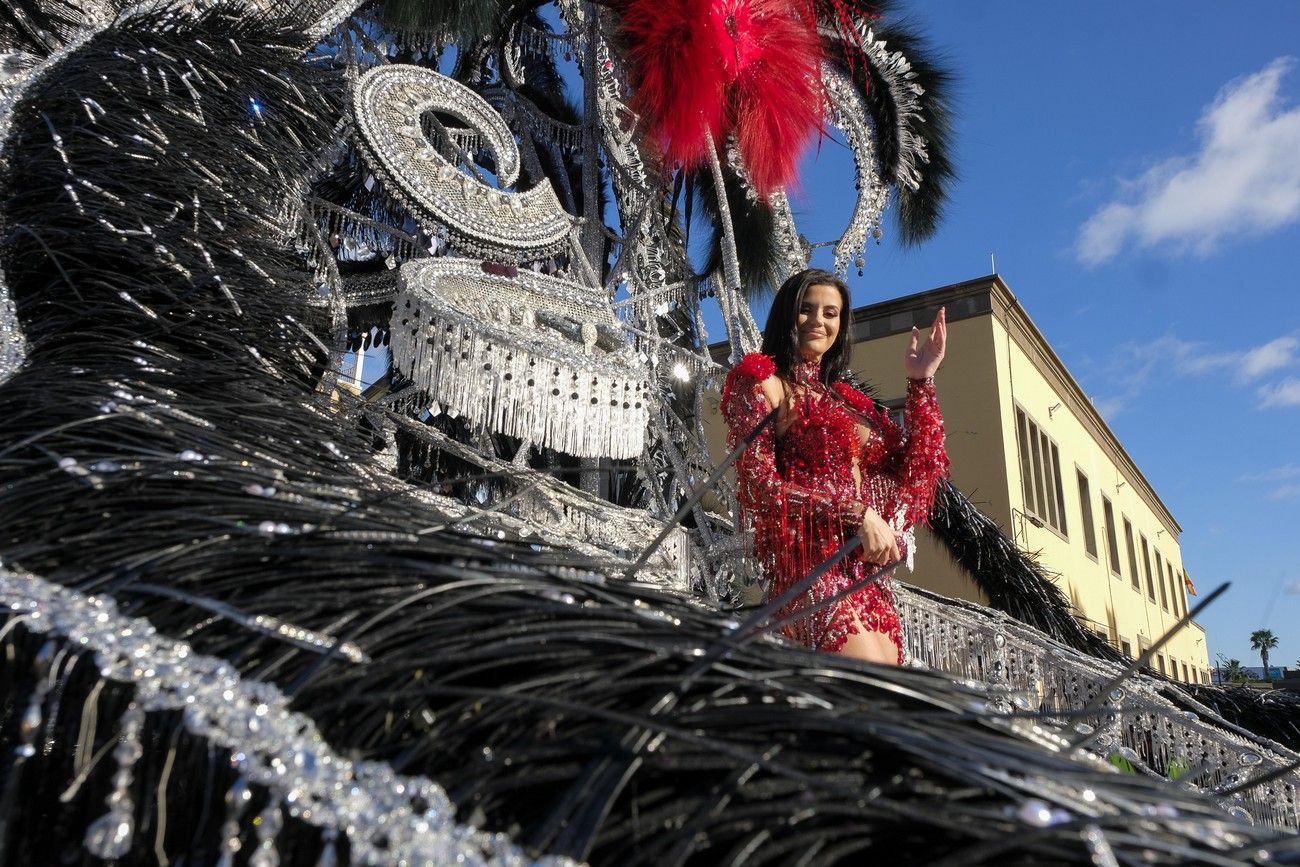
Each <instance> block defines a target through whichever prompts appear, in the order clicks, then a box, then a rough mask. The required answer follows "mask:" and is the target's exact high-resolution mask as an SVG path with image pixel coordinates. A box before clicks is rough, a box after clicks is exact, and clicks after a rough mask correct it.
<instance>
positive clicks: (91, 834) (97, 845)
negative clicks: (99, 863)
mask: <svg viewBox="0 0 1300 867" xmlns="http://www.w3.org/2000/svg"><path fill="white" fill-rule="evenodd" d="M134 837H135V817H134V816H133V815H131V813H130V812H128V811H127V810H124V809H114V810H110V811H109V812H107V813H105V814H104V815H102V816H100V817H99V818H98V819H96V820H95V821H93V822H91V823H90V826H89V827H88V828H86V849H87V850H88V851H89V852H90V854H91V855H94V856H95V857H96V858H102V859H104V860H105V861H113V860H116V859H118V858H123V857H125V856H126V853H128V852H130V851H131V840H132V839H133V838H134Z"/></svg>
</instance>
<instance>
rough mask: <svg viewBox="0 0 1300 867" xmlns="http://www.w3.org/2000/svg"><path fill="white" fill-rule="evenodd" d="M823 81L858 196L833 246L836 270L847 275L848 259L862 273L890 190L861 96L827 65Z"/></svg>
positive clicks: (879, 233)
mask: <svg viewBox="0 0 1300 867" xmlns="http://www.w3.org/2000/svg"><path fill="white" fill-rule="evenodd" d="M822 82H823V83H824V84H825V87H826V104H827V108H828V110H829V114H830V116H831V118H832V120H833V121H834V123H835V125H836V126H838V127H839V128H840V129H842V130H843V131H844V136H845V138H846V139H848V144H849V149H850V150H852V151H853V161H854V164H855V165H856V167H857V175H858V180H857V188H858V196H857V200H856V201H855V202H854V205H853V216H852V217H851V218H850V220H849V225H848V228H847V229H845V230H844V234H843V235H842V236H841V237H840V240H839V241H837V242H836V244H835V271H836V273H838V274H840V275H841V276H842V275H844V274H846V273H848V270H849V260H850V259H855V262H854V264H855V265H857V267H858V269H859V271H858V273H859V274H861V273H862V272H861V269H862V267H863V266H865V265H866V264H867V263H866V260H865V259H864V258H863V256H862V251H863V250H864V249H865V248H866V246H867V238H868V237H872V238H875V239H876V240H877V241H879V240H880V235H881V231H880V224H881V219H882V217H883V216H884V213H885V207H886V206H887V205H888V204H889V187H888V186H887V185H886V184H885V183H884V181H882V180H881V177H880V174H881V173H880V160H879V159H878V158H877V156H876V135H875V130H874V129H873V128H872V125H871V115H870V113H869V112H868V111H867V106H866V101H865V100H863V98H862V94H861V93H860V92H859V91H858V89H857V88H856V87H855V86H854V85H853V82H852V81H850V80H849V77H848V76H847V75H845V74H844V73H843V72H842V71H841V70H839V69H837V68H836V67H834V66H832V65H831V64H830V63H823V64H822Z"/></svg>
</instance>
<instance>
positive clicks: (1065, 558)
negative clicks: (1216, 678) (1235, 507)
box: [990, 317, 1209, 681]
mask: <svg viewBox="0 0 1300 867" xmlns="http://www.w3.org/2000/svg"><path fill="white" fill-rule="evenodd" d="M990 318H991V319H992V322H993V331H994V335H995V338H994V343H995V350H996V352H997V354H998V356H999V359H998V368H999V372H1000V385H1001V388H1000V389H999V406H1000V411H1001V417H1002V429H1003V430H1004V431H1007V432H1008V435H1007V436H1006V437H1005V438H1004V440H1003V442H1002V444H1001V445H1002V448H1001V450H1000V458H1001V459H1002V460H1003V461H1004V462H1005V465H1006V466H1007V467H1008V471H1009V472H1008V482H1009V488H1008V491H1007V495H1008V498H1009V500H1010V502H1011V503H1012V506H1011V510H1010V515H1009V518H1010V520H1011V524H1012V530H1013V533H1012V535H1013V537H1014V538H1015V539H1016V541H1017V542H1018V543H1020V545H1021V547H1022V548H1024V549H1025V550H1027V551H1034V552H1039V556H1040V559H1041V562H1042V563H1043V565H1044V566H1045V567H1046V568H1047V569H1049V570H1051V571H1052V572H1054V573H1057V574H1058V576H1059V577H1058V578H1057V579H1056V580H1057V583H1058V586H1060V587H1061V589H1062V591H1064V592H1065V594H1066V595H1067V596H1068V597H1069V599H1070V600H1071V602H1073V603H1074V605H1075V608H1076V609H1077V610H1078V611H1079V612H1081V614H1082V615H1083V618H1084V619H1085V621H1086V622H1087V626H1088V627H1089V628H1090V629H1092V630H1093V631H1094V632H1098V633H1101V634H1104V635H1105V636H1106V637H1107V639H1108V640H1110V641H1111V643H1112V644H1114V645H1115V646H1116V647H1119V648H1121V649H1126V650H1128V652H1129V653H1130V655H1136V654H1137V653H1139V652H1141V650H1143V649H1145V648H1146V647H1148V646H1149V645H1150V644H1151V643H1152V642H1154V641H1156V640H1158V639H1159V637H1160V636H1162V635H1164V633H1165V632H1166V631H1167V630H1168V629H1169V628H1171V627H1172V626H1173V625H1174V623H1175V622H1176V621H1177V620H1178V618H1179V617H1181V616H1182V615H1183V614H1184V613H1185V612H1186V610H1187V596H1186V592H1185V590H1184V585H1183V582H1182V574H1183V573H1182V570H1183V564H1182V552H1181V548H1180V546H1179V536H1180V534H1181V530H1180V528H1179V527H1178V525H1177V524H1176V523H1175V522H1173V520H1172V519H1171V517H1169V516H1168V514H1167V512H1166V511H1165V510H1164V508H1163V505H1161V504H1159V503H1158V500H1157V501H1156V502H1155V503H1153V502H1152V499H1153V498H1154V493H1153V492H1150V490H1149V486H1148V485H1147V483H1146V480H1145V479H1142V478H1141V477H1140V473H1137V472H1135V471H1134V470H1135V468H1130V467H1128V466H1125V463H1126V462H1125V461H1123V460H1120V461H1117V460H1116V459H1115V456H1114V454H1113V451H1114V449H1113V448H1107V447H1106V446H1107V445H1108V443H1107V442H1106V440H1105V438H1099V437H1098V436H1097V429H1096V424H1097V419H1096V418H1095V416H1094V415H1093V413H1092V412H1091V407H1087V408H1085V407H1084V406H1082V404H1081V402H1080V401H1079V399H1078V398H1079V395H1077V394H1071V393H1070V390H1069V389H1068V388H1067V389H1062V388H1060V384H1059V381H1055V382H1054V381H1053V380H1054V379H1056V377H1052V376H1050V375H1049V373H1050V369H1049V371H1048V372H1045V370H1044V367H1045V366H1048V364H1047V362H1048V359H1045V358H1044V357H1042V354H1041V353H1040V352H1039V351H1037V349H1038V348H1037V347H1034V346H1032V345H1029V346H1026V345H1025V342H1022V341H1021V340H1017V339H1015V337H1016V335H1015V334H1014V333H1013V332H1015V331H1016V330H1017V329H1016V325H1015V324H1014V323H1010V324H1007V323H1004V322H1003V321H1002V320H1000V319H998V318H996V317H990ZM1017 411H1019V412H1023V413H1024V416H1025V421H1026V428H1027V431H1026V432H1027V433H1029V432H1030V430H1032V429H1029V428H1028V423H1029V422H1030V421H1032V422H1033V423H1034V424H1035V426H1036V427H1037V428H1038V429H1039V432H1040V442H1041V437H1042V436H1044V435H1045V436H1046V437H1047V438H1048V439H1049V441H1050V442H1051V443H1053V444H1054V445H1055V446H1056V448H1057V450H1058V452H1059V461H1057V463H1058V464H1059V468H1060V483H1061V484H1060V497H1059V499H1057V502H1056V504H1055V505H1056V508H1057V509H1058V510H1059V509H1060V506H1064V509H1063V514H1064V520H1063V521H1061V520H1060V519H1059V518H1058V520H1057V521H1056V522H1055V523H1056V524H1058V526H1053V522H1052V521H1050V520H1048V516H1047V515H1043V514H1042V512H1043V508H1042V506H1041V505H1039V506H1038V507H1037V508H1035V505H1034V500H1035V498H1036V493H1034V492H1033V491H1031V492H1027V491H1026V489H1025V483H1024V479H1025V475H1024V473H1023V471H1022V468H1023V464H1022V462H1021V459H1020V448H1019V444H1018V437H1017V435H1016V429H1017V425H1018V416H1017ZM1040 451H1041V450H1040ZM1030 453H1031V458H1030V467H1031V469H1030V477H1031V480H1032V479H1034V478H1035V472H1034V469H1033V466H1034V464H1033V458H1032V449H1030ZM1043 469H1044V472H1043V475H1046V467H1045V466H1044V468H1043ZM1080 474H1082V475H1083V476H1084V477H1086V479H1087V491H1086V494H1087V498H1088V503H1089V506H1090V511H1091V519H1090V520H1091V524H1092V539H1093V544H1094V545H1095V549H1096V555H1095V556H1094V555H1093V554H1091V553H1090V552H1089V550H1088V547H1089V546H1088V544H1087V538H1088V533H1087V527H1086V522H1085V513H1084V502H1083V498H1084V494H1085V491H1084V489H1083V486H1082V485H1081V483H1080V479H1079V475H1080ZM1047 481H1052V482H1054V481H1055V479H1054V478H1051V479H1047ZM1062 501H1063V502H1062ZM1107 502H1109V504H1110V509H1109V516H1110V518H1109V521H1108V518H1107V515H1108V512H1107V509H1106V505H1105V504H1106V503H1107ZM1047 511H1049V512H1050V511H1051V507H1050V506H1049V508H1048V510H1047ZM1130 528H1131V529H1130ZM1062 530H1063V532H1062ZM1130 537H1131V538H1132V541H1133V556H1132V557H1130V555H1129V551H1128V539H1129V538H1130ZM1144 544H1145V546H1146V550H1147V555H1146V556H1145V557H1144V556H1143V545H1144ZM1112 555H1113V559H1112ZM1157 555H1158V561H1159V563H1160V568H1161V571H1162V573H1163V574H1162V576H1161V578H1160V580H1159V581H1157V580H1156V576H1155V570H1156V563H1157ZM1135 561H1136V564H1137V571H1136V573H1135V572H1134V569H1133V565H1134V562H1135ZM1148 561H1149V562H1150V567H1151V572H1152V575H1151V578H1152V580H1151V585H1150V586H1148V584H1147V580H1146V563H1147V562H1148ZM1116 566H1117V567H1118V568H1117V569H1116V568H1115V567H1116ZM1171 576H1173V578H1174V581H1173V582H1172V586H1171V581H1170V578H1171ZM1135 585H1136V586H1135ZM1204 639H1205V636H1204V632H1203V630H1201V629H1200V628H1199V626H1189V627H1186V628H1184V629H1183V630H1182V632H1181V633H1179V634H1178V635H1176V636H1175V637H1174V638H1173V639H1172V640H1171V642H1170V643H1169V644H1168V645H1167V646H1166V647H1165V648H1164V650H1163V651H1161V652H1159V654H1158V655H1157V657H1156V659H1155V660H1153V662H1152V665H1153V667H1155V668H1157V670H1159V669H1161V668H1164V670H1165V671H1167V672H1168V673H1169V674H1170V675H1171V676H1176V677H1177V678H1178V679H1190V680H1194V681H1199V680H1202V679H1208V670H1209V661H1208V652H1207V649H1206V645H1205V640H1204ZM1184 664H1185V665H1186V666H1187V675H1186V677H1185V676H1184V674H1183V666H1184ZM1174 666H1176V668H1174Z"/></svg>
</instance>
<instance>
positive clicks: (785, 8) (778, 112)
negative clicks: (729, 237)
mask: <svg viewBox="0 0 1300 867" xmlns="http://www.w3.org/2000/svg"><path fill="white" fill-rule="evenodd" d="M622 11H623V19H622V31H623V35H624V37H625V38H626V39H627V43H628V52H627V62H628V71H629V77H630V80H631V83H632V86H633V88H634V89H635V93H634V96H633V108H634V109H635V110H636V111H637V112H638V113H639V114H640V115H641V117H642V118H643V120H644V122H645V124H646V127H647V132H648V133H649V135H650V137H651V138H652V140H654V141H656V142H657V143H658V144H659V146H660V148H661V149H662V151H663V154H664V158H665V159H666V160H667V161H668V162H669V163H676V162H680V163H681V164H682V165H683V166H685V167H687V168H695V167H697V166H699V165H700V164H701V163H702V162H703V161H704V160H706V159H707V158H708V147H709V144H708V142H709V136H708V135H705V133H706V132H707V133H709V134H710V135H711V136H712V137H713V141H714V142H715V143H716V144H719V145H720V144H721V142H722V141H723V139H724V137H725V136H727V135H731V134H734V135H735V136H736V140H737V142H738V144H739V147H740V152H741V156H742V157H743V158H744V161H745V166H746V168H747V169H748V172H749V177H750V180H751V182H752V183H753V185H754V188H755V190H756V191H757V192H758V194H759V195H760V196H762V197H766V196H767V195H768V194H769V193H771V192H772V191H773V190H774V189H776V188H778V187H782V186H787V185H789V184H791V182H792V181H793V180H794V177H795V172H796V170H797V167H798V160H799V155H800V152H801V151H802V150H803V148H804V146H805V145H806V144H807V143H808V140H809V139H810V138H811V136H812V135H813V133H814V132H815V131H817V130H818V129H819V128H820V124H821V116H822V91H821V59H822V50H821V41H820V39H819V38H818V36H817V27H816V21H815V19H814V17H813V15H812V11H811V8H810V5H809V4H808V3H807V2H806V0H629V2H627V3H626V4H625V5H624V6H623V10H622Z"/></svg>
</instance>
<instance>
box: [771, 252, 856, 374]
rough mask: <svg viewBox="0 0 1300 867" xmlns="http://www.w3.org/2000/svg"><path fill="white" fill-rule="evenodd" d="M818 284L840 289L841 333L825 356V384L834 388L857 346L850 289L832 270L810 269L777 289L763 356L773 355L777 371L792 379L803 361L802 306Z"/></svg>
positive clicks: (823, 359) (794, 276)
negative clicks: (852, 331) (851, 331)
mask: <svg viewBox="0 0 1300 867" xmlns="http://www.w3.org/2000/svg"><path fill="white" fill-rule="evenodd" d="M818 285H826V286H834V287H835V288H836V289H838V290H840V302H841V304H840V330H839V333H838V334H836V335H835V342H834V343H832V344H831V348H830V349H828V350H826V354H825V355H823V356H822V384H823V385H830V384H831V383H833V382H837V381H839V380H840V379H842V378H843V377H844V372H845V371H846V370H847V369H848V367H849V355H850V351H851V349H852V346H853V345H852V344H851V343H850V342H849V329H850V325H851V324H852V322H851V320H852V316H851V315H850V313H851V311H852V310H853V303H852V299H851V297H850V296H849V286H848V284H847V283H845V282H844V281H843V280H841V279H840V278H839V276H837V275H835V274H832V273H831V272H830V271H823V270H822V269H820V268H807V269H805V270H803V271H800V272H799V273H797V274H792V275H790V277H789V278H788V279H787V280H786V281H785V282H784V283H782V284H781V288H780V289H778V290H776V298H775V299H773V301H772V310H771V312H769V313H768V314H767V325H765V326H764V327H763V354H764V355H770V356H772V360H773V361H775V362H776V372H777V373H778V374H780V375H781V377H783V378H785V379H789V378H790V370H791V368H793V367H794V366H795V365H796V364H798V363H799V361H800V355H799V306H800V305H801V304H803V298H804V295H806V294H807V293H808V289H809V287H812V286H818Z"/></svg>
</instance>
